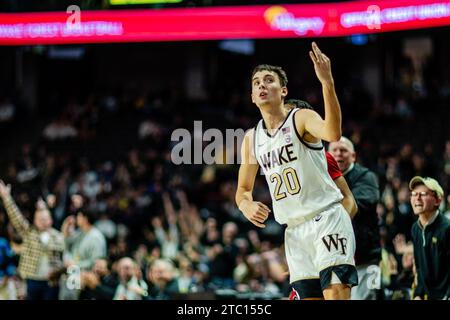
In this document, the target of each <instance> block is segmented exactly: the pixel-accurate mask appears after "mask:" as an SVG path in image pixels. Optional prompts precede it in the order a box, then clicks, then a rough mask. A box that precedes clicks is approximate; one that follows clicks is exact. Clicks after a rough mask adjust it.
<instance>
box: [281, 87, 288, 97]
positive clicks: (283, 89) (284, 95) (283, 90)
mask: <svg viewBox="0 0 450 320" xmlns="http://www.w3.org/2000/svg"><path fill="white" fill-rule="evenodd" d="M287 94H288V89H287V87H282V88H281V97H282V98H283V99H284V98H286V97H287Z"/></svg>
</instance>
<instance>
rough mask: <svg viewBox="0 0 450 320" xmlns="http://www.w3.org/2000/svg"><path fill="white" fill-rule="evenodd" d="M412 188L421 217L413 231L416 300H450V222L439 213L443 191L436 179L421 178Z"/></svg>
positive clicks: (415, 179) (412, 202) (413, 183)
mask: <svg viewBox="0 0 450 320" xmlns="http://www.w3.org/2000/svg"><path fill="white" fill-rule="evenodd" d="M409 188H410V190H411V206H412V207H413V210H414V214H415V215H418V216H419V219H418V220H417V222H416V223H415V224H414V225H413V227H412V229H411V234H412V241H413V244H414V261H415V266H416V271H417V287H416V288H415V290H414V299H417V300H423V299H425V300H442V299H444V300H447V299H450V220H448V219H447V218H446V217H445V216H443V215H442V214H441V212H440V211H439V205H440V204H441V201H442V198H443V196H444V190H443V189H442V187H441V186H440V185H439V183H438V182H437V181H436V180H435V179H433V178H429V177H420V176H415V177H414V178H412V179H411V181H410V182H409Z"/></svg>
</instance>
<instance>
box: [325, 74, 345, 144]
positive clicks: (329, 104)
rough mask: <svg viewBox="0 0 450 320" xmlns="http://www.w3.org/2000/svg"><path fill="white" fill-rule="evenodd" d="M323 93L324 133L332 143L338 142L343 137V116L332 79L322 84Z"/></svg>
mask: <svg viewBox="0 0 450 320" xmlns="http://www.w3.org/2000/svg"><path fill="white" fill-rule="evenodd" d="M322 92H323V100H324V103H325V124H324V131H325V133H326V137H327V138H328V139H329V141H330V142H332V141H338V140H339V139H340V138H341V136H342V116H341V107H340V105H339V100H338V98H337V95H336V90H335V88H334V81H333V80H332V79H331V80H329V81H327V82H324V83H322Z"/></svg>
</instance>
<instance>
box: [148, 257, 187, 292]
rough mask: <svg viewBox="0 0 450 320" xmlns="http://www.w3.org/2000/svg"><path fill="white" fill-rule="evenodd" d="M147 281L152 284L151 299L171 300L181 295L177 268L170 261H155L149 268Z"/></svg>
mask: <svg viewBox="0 0 450 320" xmlns="http://www.w3.org/2000/svg"><path fill="white" fill-rule="evenodd" d="M147 279H148V281H149V283H150V289H149V298H150V299H154V300H169V299H171V297H172V296H173V295H176V294H179V293H180V286H179V283H178V277H177V276H176V269H175V266H174V265H173V263H172V261H170V260H168V259H158V260H155V261H154V262H153V263H152V264H151V265H150V267H149V268H148V272H147Z"/></svg>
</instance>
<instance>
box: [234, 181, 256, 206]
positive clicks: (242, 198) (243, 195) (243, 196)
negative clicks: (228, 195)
mask: <svg viewBox="0 0 450 320" xmlns="http://www.w3.org/2000/svg"><path fill="white" fill-rule="evenodd" d="M235 200H236V205H237V207H238V208H239V210H241V211H242V209H241V207H242V205H243V204H245V202H246V201H253V196H252V191H249V190H246V189H243V188H240V187H238V189H237V191H236V198H235Z"/></svg>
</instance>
